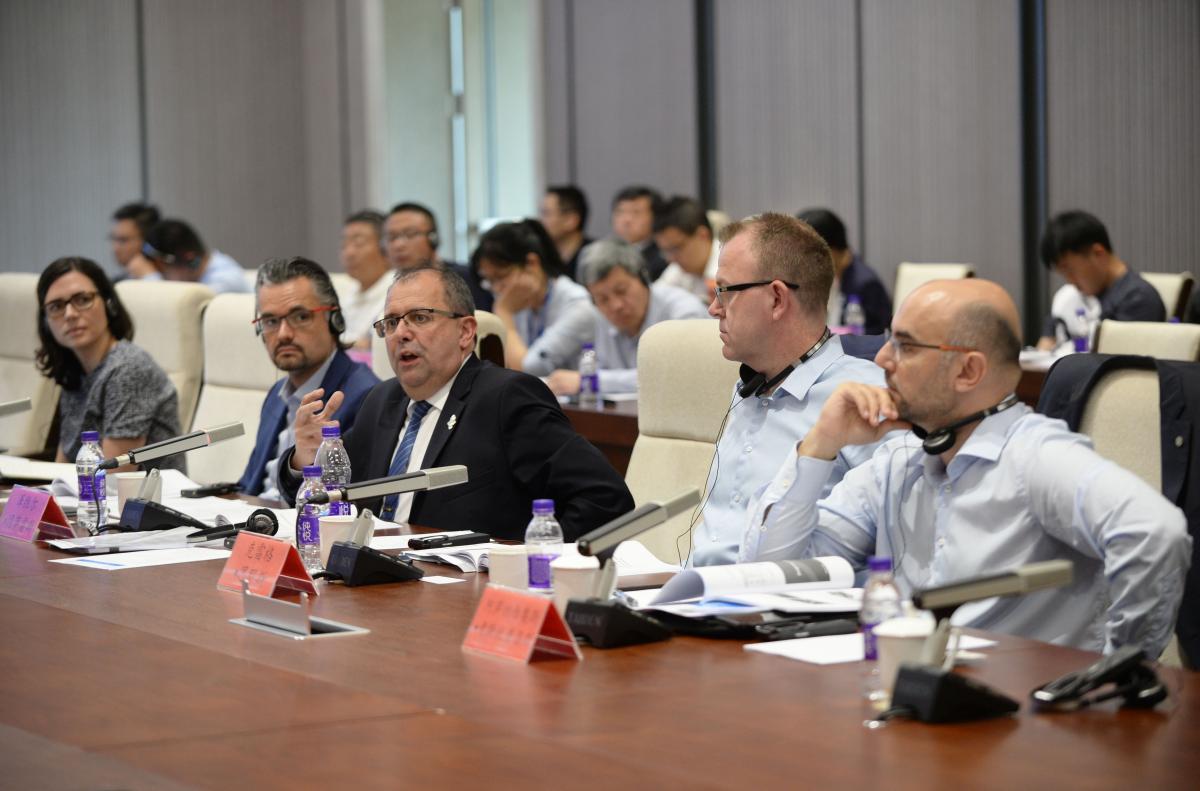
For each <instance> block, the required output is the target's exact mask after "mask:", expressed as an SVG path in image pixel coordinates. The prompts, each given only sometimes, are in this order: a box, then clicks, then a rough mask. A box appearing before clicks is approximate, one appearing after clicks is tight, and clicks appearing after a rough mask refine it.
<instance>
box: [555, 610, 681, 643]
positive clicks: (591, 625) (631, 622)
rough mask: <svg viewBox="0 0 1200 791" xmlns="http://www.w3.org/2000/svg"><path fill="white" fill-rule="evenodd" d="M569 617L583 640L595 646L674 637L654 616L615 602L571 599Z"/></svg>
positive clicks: (576, 635) (570, 622)
mask: <svg viewBox="0 0 1200 791" xmlns="http://www.w3.org/2000/svg"><path fill="white" fill-rule="evenodd" d="M566 620H567V626H568V627H570V629H571V632H572V633H573V634H574V635H575V637H577V638H578V639H579V640H580V642H584V643H587V644H588V645H591V646H595V647H596V648H620V647H621V646H626V645H638V644H640V643H654V642H658V641H660V640H668V639H670V637H671V630H670V629H668V628H667V627H666V626H664V625H663V624H661V623H659V622H658V621H657V620H655V619H654V618H651V617H650V616H649V615H646V614H645V613H641V612H638V611H637V610H631V609H629V608H628V607H626V606H625V605H623V604H619V603H617V602H613V601H601V600H600V599H571V600H570V601H569V602H567V613H566Z"/></svg>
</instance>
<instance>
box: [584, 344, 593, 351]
mask: <svg viewBox="0 0 1200 791" xmlns="http://www.w3.org/2000/svg"><path fill="white" fill-rule="evenodd" d="M582 349H583V350H584V351H585V352H586V351H587V350H589V349H591V350H592V351H595V350H596V344H594V343H585V344H583V346H582Z"/></svg>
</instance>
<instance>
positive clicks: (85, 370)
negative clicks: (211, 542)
mask: <svg viewBox="0 0 1200 791" xmlns="http://www.w3.org/2000/svg"><path fill="white" fill-rule="evenodd" d="M37 296H38V338H39V340H40V341H41V346H40V347H39V348H38V350H37V365H38V369H39V370H40V371H41V372H42V373H44V374H45V375H46V376H48V377H50V378H51V379H53V380H54V381H55V383H57V384H58V385H60V386H61V387H62V395H61V396H60V397H59V402H58V413H59V419H60V423H59V432H58V437H59V440H58V452H57V453H56V454H55V460H56V461H74V460H75V456H76V455H77V454H78V453H79V448H80V445H81V444H82V443H81V442H80V438H79V435H80V434H81V433H82V432H84V431H97V432H99V433H100V450H101V451H102V452H103V453H104V455H105V456H108V457H111V456H118V455H120V454H122V453H125V452H126V451H129V450H132V449H133V448H140V447H141V446H142V445H145V444H147V443H150V442H159V441H161V440H164V439H170V438H171V437H174V436H178V435H179V433H180V432H179V401H178V396H177V394H176V393H175V386H174V385H172V384H171V381H170V380H169V379H167V375H166V374H165V373H163V370H162V369H161V368H159V367H158V364H157V363H155V362H154V360H152V359H150V355H149V354H147V353H146V352H145V351H143V350H142V349H141V348H140V347H138V346H134V345H133V343H131V341H132V339H133V319H131V318H130V317H129V313H128V311H126V310H125V306H124V305H123V304H121V299H120V297H118V296H117V292H116V289H114V288H113V286H112V283H111V282H109V279H108V276H107V275H105V274H104V270H103V269H101V268H100V266H99V265H98V264H97V263H96V262H94V261H91V260H89V259H87V258H60V259H58V260H57V261H54V262H53V263H52V264H50V266H48V267H46V269H45V271H43V272H42V276H41V277H40V278H38V284H37ZM183 466H184V465H183V456H167V457H166V458H163V459H158V460H155V461H151V462H149V463H148V464H147V467H161V468H176V469H183ZM125 469H129V468H121V470H119V471H123V470H125Z"/></svg>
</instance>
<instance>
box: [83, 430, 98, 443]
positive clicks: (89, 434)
mask: <svg viewBox="0 0 1200 791" xmlns="http://www.w3.org/2000/svg"><path fill="white" fill-rule="evenodd" d="M79 440H80V442H99V441H100V432H99V431H85V432H83V433H82V434H80V435H79Z"/></svg>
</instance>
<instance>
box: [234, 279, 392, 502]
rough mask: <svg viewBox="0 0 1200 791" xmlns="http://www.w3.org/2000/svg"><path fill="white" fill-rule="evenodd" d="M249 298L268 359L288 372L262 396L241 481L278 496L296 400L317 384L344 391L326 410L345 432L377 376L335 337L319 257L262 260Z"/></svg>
mask: <svg viewBox="0 0 1200 791" xmlns="http://www.w3.org/2000/svg"><path fill="white" fill-rule="evenodd" d="M389 280H390V278H389ZM254 301H255V316H254V331H255V332H256V333H257V334H258V337H259V338H260V339H261V340H262V342H263V346H264V347H265V348H266V350H267V356H268V357H270V358H271V362H272V363H274V365H275V367H276V368H278V369H279V370H280V371H283V372H284V373H285V374H287V376H286V377H284V378H283V379H280V380H279V381H278V382H276V383H275V385H274V386H273V387H272V388H271V389H270V391H268V392H267V397H266V398H264V399H263V405H262V411H261V413H260V414H259V419H258V435H257V437H256V438H255V441H254V450H253V451H252V452H251V453H250V459H249V461H248V462H247V463H246V469H245V471H244V472H243V473H242V478H241V480H240V481H239V484H240V486H241V489H242V493H243V494H253V495H261V496H262V497H266V498H271V499H277V498H278V497H279V489H278V472H279V457H280V456H281V455H282V453H283V451H285V450H287V449H288V448H290V447H291V446H292V445H293V444H294V443H295V435H294V434H293V426H294V424H295V422H296V414H297V412H298V410H299V409H300V402H301V399H303V398H304V397H305V396H307V395H308V394H309V393H311V392H313V391H314V390H318V389H322V390H323V391H324V392H327V393H332V392H334V391H338V392H341V393H342V400H341V405H340V407H339V408H338V410H337V414H336V415H334V414H331V415H330V417H331V418H333V419H334V420H333V422H334V423H336V424H337V425H339V426H340V427H341V429H342V431H343V432H344V431H347V430H349V429H350V428H351V427H352V426H353V425H354V420H355V418H356V417H357V415H358V411H359V407H361V406H362V401H363V398H365V397H366V395H367V392H368V391H370V389H371V388H372V387H374V386H375V385H377V384H379V377H377V376H375V374H374V373H372V371H371V369H370V368H369V367H367V366H366V365H363V364H362V363H358V362H355V361H354V360H351V359H350V358H349V357H348V356H346V352H345V349H344V348H343V345H342V343H341V342H340V341H339V338H340V337H342V336H343V335H344V334H345V330H346V326H345V318H344V316H343V314H342V310H341V305H340V303H339V302H338V295H337V292H336V291H335V290H334V288H333V282H332V281H331V280H330V279H329V275H328V273H326V271H325V270H324V268H322V267H321V265H320V264H318V263H317V262H316V261H310V260H309V259H307V258H286V259H284V258H276V259H272V260H270V261H267V262H266V263H265V264H263V265H262V266H260V267H259V268H258V275H257V277H256V278H255V287H254ZM379 313H380V315H382V313H383V310H382V305H381V306H380V311H379Z"/></svg>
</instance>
